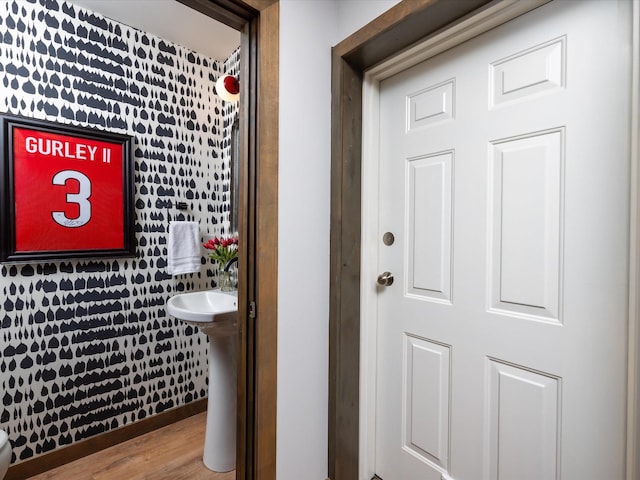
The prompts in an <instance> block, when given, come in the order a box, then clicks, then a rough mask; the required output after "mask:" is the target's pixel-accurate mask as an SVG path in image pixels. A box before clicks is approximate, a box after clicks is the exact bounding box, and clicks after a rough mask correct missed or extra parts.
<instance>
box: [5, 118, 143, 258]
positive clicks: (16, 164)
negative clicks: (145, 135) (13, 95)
mask: <svg viewBox="0 0 640 480" xmlns="http://www.w3.org/2000/svg"><path fill="white" fill-rule="evenodd" d="M0 128H1V131H0V142H1V145H0V146H1V154H2V168H1V169H0V185H1V187H2V192H1V195H0V228H1V231H0V235H1V239H0V261H1V262H31V261H40V260H55V259H69V258H93V257H95V258H97V257H129V256H133V255H134V254H135V245H134V228H133V219H134V214H133V213H134V212H133V195H134V189H133V171H132V169H133V165H132V164H133V159H132V156H133V138H132V137H130V136H128V135H122V134H116V133H107V132H103V131H99V130H94V129H88V128H81V127H75V126H68V125H60V124H57V123H52V122H47V121H42V120H33V119H27V118H23V117H17V116H10V115H0Z"/></svg>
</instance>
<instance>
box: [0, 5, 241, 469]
mask: <svg viewBox="0 0 640 480" xmlns="http://www.w3.org/2000/svg"><path fill="white" fill-rule="evenodd" d="M238 63H239V51H238V50H237V51H236V52H234V54H232V55H231V57H230V58H229V59H221V60H215V59H210V58H206V57H204V56H202V55H200V54H198V53H195V52H192V51H190V50H187V49H185V48H183V47H180V46H178V45H175V44H171V43H168V42H166V41H163V40H162V39H160V38H157V37H154V36H152V35H150V34H147V33H144V32H140V31H138V30H135V29H133V28H130V27H128V26H125V25H123V24H119V23H116V22H114V21H112V20H109V19H107V18H104V17H101V16H98V15H95V14H93V13H91V12H89V11H87V10H83V9H81V8H78V7H77V6H75V5H72V4H70V3H67V2H64V1H61V0H0V111H1V112H5V113H11V114H18V115H23V116H26V117H32V118H37V119H44V120H52V121H57V122H59V123H65V124H72V125H81V126H90V127H94V128H99V129H103V130H107V131H110V132H119V133H126V134H129V135H132V136H134V137H135V144H136V146H135V184H136V193H135V195H136V197H135V207H136V222H135V229H136V232H135V234H136V244H137V256H136V258H133V259H116V260H113V259H110V260H93V261H92V260H82V261H61V262H52V263H37V264H28V265H2V266H1V267H0V396H1V397H2V406H1V408H0V429H3V430H5V431H7V433H8V434H9V438H10V440H11V443H12V446H13V459H12V461H13V463H16V462H21V461H24V460H27V459H30V458H32V457H34V456H37V455H40V454H43V453H46V452H49V451H51V450H53V449H56V448H59V447H63V446H67V445H69V444H72V443H74V442H77V441H80V440H83V439H86V438H88V437H91V436H94V435H97V434H100V433H103V432H106V431H109V430H112V429H116V428H118V427H122V426H124V425H127V424H130V423H132V422H135V421H138V420H141V419H143V418H145V417H149V416H152V415H155V414H157V413H160V412H163V411H165V410H167V409H171V408H174V407H178V406H181V405H184V404H187V403H189V402H192V401H195V400H197V399H200V398H203V397H205V396H206V394H207V348H208V346H207V341H206V337H205V336H204V335H203V334H202V333H199V332H197V331H195V330H194V329H193V328H191V327H189V326H186V325H184V324H181V323H180V322H179V321H177V320H175V319H173V318H172V317H169V316H168V315H167V313H166V310H165V303H166V301H167V299H168V298H169V297H170V296H171V295H173V294H175V293H176V292H182V291H188V290H201V289H205V288H211V287H213V286H214V285H215V271H214V270H213V266H212V264H211V263H209V261H208V260H207V259H206V257H205V252H204V251H203V260H202V263H203V266H202V270H201V272H200V273H198V274H188V275H182V276H179V277H171V276H169V275H168V274H167V273H166V241H167V227H168V225H169V223H170V221H172V220H175V219H188V220H197V221H199V222H200V227H201V233H202V234H203V235H204V234H210V235H220V234H228V233H229V231H228V230H229V207H228V195H229V174H230V166H229V152H230V148H229V142H228V140H225V137H224V135H226V134H228V131H229V130H230V127H231V124H232V122H233V118H234V116H235V115H236V108H235V106H233V105H230V104H224V102H222V101H221V100H220V99H219V98H218V97H217V96H216V95H215V89H214V85H215V81H216V80H217V78H218V76H219V75H220V74H221V73H231V74H236V75H237V74H238ZM177 201H185V202H187V204H188V209H187V210H184V211H179V210H177V209H175V208H173V204H174V202H177Z"/></svg>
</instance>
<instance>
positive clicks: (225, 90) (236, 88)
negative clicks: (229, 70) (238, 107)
mask: <svg viewBox="0 0 640 480" xmlns="http://www.w3.org/2000/svg"><path fill="white" fill-rule="evenodd" d="M216 92H217V93H218V96H219V97H220V98H221V99H223V100H224V101H225V102H236V101H237V100H238V99H239V98H240V82H239V81H238V79H237V78H236V77H234V76H233V75H220V77H219V78H218V81H217V82H216Z"/></svg>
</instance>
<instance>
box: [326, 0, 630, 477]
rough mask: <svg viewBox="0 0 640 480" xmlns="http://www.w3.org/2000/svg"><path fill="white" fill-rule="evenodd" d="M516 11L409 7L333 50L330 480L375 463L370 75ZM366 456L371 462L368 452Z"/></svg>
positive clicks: (414, 0) (444, 3) (418, 0)
mask: <svg viewBox="0 0 640 480" xmlns="http://www.w3.org/2000/svg"><path fill="white" fill-rule="evenodd" d="M633 2H634V15H635V17H634V18H635V20H634V22H635V23H634V55H633V58H634V65H633V68H632V70H633V72H634V78H633V79H632V81H633V85H634V89H633V92H634V94H633V95H634V98H633V114H632V119H631V120H632V150H631V152H632V159H631V165H632V172H631V178H632V181H631V190H632V198H631V210H632V211H631V227H632V229H631V230H632V231H631V239H630V240H631V241H630V245H631V247H630V260H631V261H630V264H631V267H630V278H629V280H630V282H629V283H630V285H629V288H630V293H629V302H630V303H629V374H628V376H629V381H628V386H629V393H628V425H634V426H635V428H630V429H629V431H628V432H627V480H633V479H635V478H636V476H637V473H638V472H640V453H639V452H638V448H639V446H640V427H638V418H639V415H638V402H639V400H638V398H639V397H640V382H638V380H637V379H636V377H637V372H638V371H640V355H639V351H640V328H638V325H639V324H640V318H639V317H640V306H639V303H640V302H638V294H637V293H636V292H637V290H638V288H639V286H640V247H639V246H638V245H639V244H640V195H639V194H638V191H639V188H638V185H640V169H639V168H638V163H639V159H640V139H639V137H640V131H639V130H640V127H639V124H640V121H639V117H640V113H639V112H640V95H639V94H638V87H639V85H640V79H639V78H638V77H639V76H640V73H639V70H640V69H639V64H640V61H639V60H638V57H639V55H638V54H639V52H640V40H639V39H638V35H639V33H638V31H639V29H640V28H639V26H640V21H639V20H638V17H639V15H638V13H640V6H639V5H640V0H633ZM513 4H514V2H513V1H512V0H493V1H482V0H464V1H458V2H450V1H448V0H403V1H401V2H400V3H399V4H397V5H396V6H395V7H393V8H391V9H390V10H389V11H387V12H386V13H384V14H383V15H381V16H380V17H378V18H376V19H375V20H373V21H372V22H371V23H369V24H368V25H366V26H365V27H363V28H362V29H360V30H359V31H357V32H356V33H354V34H353V35H351V36H350V37H348V38H347V39H345V40H344V41H342V42H341V43H339V44H338V45H336V46H335V47H334V48H333V51H332V106H331V108H332V117H331V122H332V126H331V134H332V145H331V157H332V160H331V259H330V262H331V266H330V268H331V270H330V272H331V273H330V282H331V283H330V314H329V315H330V317H329V443H328V449H329V468H328V473H329V478H330V479H331V480H354V479H358V478H360V476H359V475H362V474H364V473H365V472H363V471H360V470H362V469H363V468H365V467H366V464H367V462H368V461H369V459H367V458H361V455H360V453H361V452H360V449H361V446H360V443H361V442H360V436H361V435H366V434H367V429H366V421H367V419H366V418H365V419H364V420H365V421H364V422H363V421H362V417H361V414H362V413H363V412H362V411H361V404H362V402H363V401H365V400H367V399H366V398H361V392H362V394H363V396H364V395H370V394H371V392H370V388H369V387H368V386H367V385H366V381H367V379H366V378H365V377H366V375H367V374H368V373H367V368H366V367H367V366H366V365H361V364H360V355H361V350H362V349H366V348H367V347H368V345H367V344H366V341H367V339H365V338H363V337H362V335H364V334H365V332H362V331H361V316H362V315H363V313H364V312H363V307H362V305H361V276H362V275H363V274H365V273H366V274H367V275H370V274H371V272H368V271H365V269H363V262H362V258H363V257H362V254H361V252H362V251H363V248H367V245H366V244H363V242H362V225H363V223H362V200H363V197H362V191H363V182H362V173H363V164H362V154H363V130H362V125H363V93H364V92H365V90H366V89H365V84H367V82H371V81H378V82H379V80H380V78H383V74H379V76H378V77H377V78H372V77H371V75H367V73H366V72H369V71H371V70H374V69H373V67H378V72H380V71H383V70H384V68H386V67H385V66H384V65H383V66H382V67H380V65H381V64H383V63H384V61H385V60H386V59H389V58H391V57H393V56H398V57H400V61H399V62H397V63H396V64H395V65H392V66H391V67H389V69H388V70H387V73H388V74H390V72H391V71H392V70H393V69H394V68H397V69H398V70H395V71H400V70H401V69H402V68H403V67H402V65H403V63H402V57H403V52H404V59H405V63H404V65H405V67H404V68H406V64H407V63H410V62H414V61H416V58H412V57H413V56H414V54H415V52H414V51H412V49H411V47H412V46H415V45H417V44H418V43H422V42H425V41H426V40H429V39H434V42H437V41H440V42H441V47H442V48H443V49H444V48H449V46H447V43H448V42H447V35H446V33H447V32H453V33H455V32H456V30H459V28H458V27H460V28H464V27H461V26H463V25H464V24H465V23H466V22H467V21H468V20H469V19H471V18H473V17H476V16H479V17H482V15H483V14H484V16H485V18H486V21H488V22H491V21H492V19H491V16H492V15H493V14H488V13H487V12H489V11H493V12H494V13H495V15H497V16H500V15H502V14H503V12H505V11H506V10H507V9H509V8H510V6H512V5H513ZM443 32H444V33H445V34H444V35H443ZM437 48H438V47H437V46H436V47H435V49H437ZM441 51H442V50H441ZM366 113H367V114H369V113H371V112H369V111H367V112H366ZM365 316H366V314H365ZM371 368H373V367H371ZM363 427H364V428H363ZM362 456H363V457H366V456H367V454H366V452H365V455H362ZM367 478H368V477H367Z"/></svg>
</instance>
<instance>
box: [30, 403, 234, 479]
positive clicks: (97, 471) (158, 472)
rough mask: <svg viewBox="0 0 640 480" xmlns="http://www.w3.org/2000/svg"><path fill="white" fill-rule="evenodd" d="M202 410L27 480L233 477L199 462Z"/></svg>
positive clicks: (200, 459)
mask: <svg viewBox="0 0 640 480" xmlns="http://www.w3.org/2000/svg"><path fill="white" fill-rule="evenodd" d="M205 416H206V412H205V413H200V414H198V415H194V416H192V417H189V418H187V419H185V420H182V421H180V422H177V423H174V424H172V425H168V426H166V427H164V428H161V429H159V430H156V431H153V432H151V433H147V434H146V435H142V436H140V437H137V438H134V439H132V440H129V441H127V442H124V443H121V444H119V445H115V446H113V447H110V448H108V449H106V450H103V451H101V452H98V453H94V454H93V455H89V456H88V457H85V458H81V459H80V460H76V461H75V462H71V463H68V464H66V465H63V466H61V467H58V468H56V469H53V470H49V471H48V472H45V473H42V474H40V475H36V476H35V477H31V478H30V479H29V480H54V479H55V480H60V479H64V480H235V478H236V474H235V472H229V473H215V472H212V471H211V470H208V469H207V468H206V467H205V466H204V464H203V463H202V452H203V448H204V429H205V424H206V420H205Z"/></svg>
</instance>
